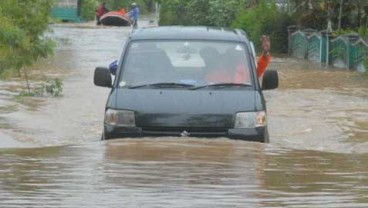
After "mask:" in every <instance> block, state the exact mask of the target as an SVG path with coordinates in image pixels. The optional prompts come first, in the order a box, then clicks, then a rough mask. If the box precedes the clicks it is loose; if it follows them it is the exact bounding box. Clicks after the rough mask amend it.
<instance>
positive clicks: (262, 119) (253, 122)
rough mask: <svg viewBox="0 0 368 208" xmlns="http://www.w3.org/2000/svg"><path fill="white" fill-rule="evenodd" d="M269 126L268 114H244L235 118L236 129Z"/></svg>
mask: <svg viewBox="0 0 368 208" xmlns="http://www.w3.org/2000/svg"><path fill="white" fill-rule="evenodd" d="M266 125H267V120H266V112H265V111H258V112H242V113H237V114H236V117H235V125H234V128H255V127H262V126H266Z"/></svg>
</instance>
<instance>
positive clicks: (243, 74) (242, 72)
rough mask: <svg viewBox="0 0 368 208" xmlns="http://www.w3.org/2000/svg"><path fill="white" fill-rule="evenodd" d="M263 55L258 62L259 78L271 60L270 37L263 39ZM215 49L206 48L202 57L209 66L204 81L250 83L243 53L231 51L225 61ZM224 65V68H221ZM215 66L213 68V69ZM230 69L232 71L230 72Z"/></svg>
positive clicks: (235, 50) (263, 37)
mask: <svg viewBox="0 0 368 208" xmlns="http://www.w3.org/2000/svg"><path fill="white" fill-rule="evenodd" d="M261 42H262V53H261V55H260V56H259V58H258V61H257V76H258V78H261V77H262V75H263V73H264V72H265V71H266V68H267V66H268V64H269V63H270V60H271V55H270V54H269V50H270V47H271V43H270V39H269V37H268V36H265V35H263V36H262V37H261ZM214 50H216V49H214V48H211V49H209V48H206V49H205V50H203V51H202V52H201V53H200V55H201V57H202V58H203V60H204V61H205V64H206V66H208V67H207V68H208V69H207V70H206V71H208V72H207V74H206V75H205V77H204V79H205V81H207V82H210V83H221V82H227V83H247V82H249V81H250V78H249V73H248V72H247V71H248V68H247V64H246V62H245V60H244V56H242V55H241V53H242V51H240V50H239V49H238V50H237V49H230V50H228V51H227V53H226V57H225V60H220V55H219V54H218V52H217V51H214ZM214 61H215V62H216V63H212V62H214ZM221 65H223V66H221ZM212 66H213V67H212ZM229 67H230V70H229Z"/></svg>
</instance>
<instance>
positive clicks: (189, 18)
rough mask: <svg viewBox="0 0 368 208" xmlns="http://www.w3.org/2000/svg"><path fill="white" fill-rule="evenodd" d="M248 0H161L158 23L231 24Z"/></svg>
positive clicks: (225, 25)
mask: <svg viewBox="0 0 368 208" xmlns="http://www.w3.org/2000/svg"><path fill="white" fill-rule="evenodd" d="M247 2H248V0H187V1H182V0H161V1H160V4H161V10H160V25H173V24H174V25H178V24H179V25H208V26H223V27H227V26H230V25H231V22H232V20H233V19H234V17H235V15H236V13H237V12H238V11H239V9H241V8H244V7H245V5H246V3H247Z"/></svg>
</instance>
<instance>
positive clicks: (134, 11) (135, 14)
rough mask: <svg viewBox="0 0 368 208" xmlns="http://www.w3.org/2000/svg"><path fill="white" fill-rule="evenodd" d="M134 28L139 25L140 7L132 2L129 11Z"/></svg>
mask: <svg viewBox="0 0 368 208" xmlns="http://www.w3.org/2000/svg"><path fill="white" fill-rule="evenodd" d="M128 15H129V17H130V20H131V21H132V25H133V28H137V27H138V17H139V8H138V4H137V3H135V2H134V3H132V10H130V11H129V12H128Z"/></svg>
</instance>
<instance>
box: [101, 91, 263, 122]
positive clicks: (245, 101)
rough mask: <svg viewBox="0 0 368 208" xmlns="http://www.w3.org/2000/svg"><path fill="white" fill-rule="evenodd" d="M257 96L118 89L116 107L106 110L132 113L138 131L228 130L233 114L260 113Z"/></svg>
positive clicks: (255, 93)
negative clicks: (161, 129)
mask: <svg viewBox="0 0 368 208" xmlns="http://www.w3.org/2000/svg"><path fill="white" fill-rule="evenodd" d="M114 94H115V95H114ZM260 96H261V95H260V94H259V93H258V92H257V91H253V90H226V91H225V90H212V91H208V90H177V89H125V88H118V89H115V90H113V92H112V94H111V97H110V98H113V97H114V98H115V100H114V98H113V100H111V101H113V102H111V104H114V103H115V106H108V107H111V108H114V109H120V110H132V111H134V112H135V115H136V125H137V126H138V127H145V126H151V127H154V126H167V127H226V128H231V127H233V126H234V121H235V113H236V112H246V111H256V110H263V109H257V108H260V107H261V106H262V105H260V103H261V102H260V101H261V99H260V98H261V97H260Z"/></svg>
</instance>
